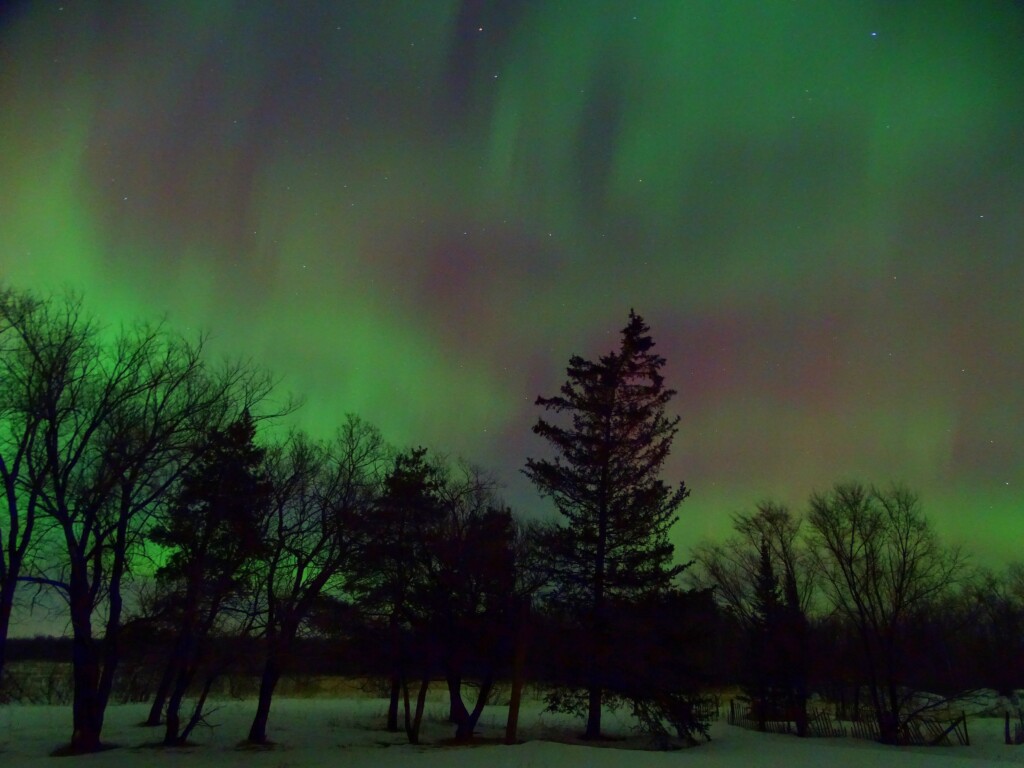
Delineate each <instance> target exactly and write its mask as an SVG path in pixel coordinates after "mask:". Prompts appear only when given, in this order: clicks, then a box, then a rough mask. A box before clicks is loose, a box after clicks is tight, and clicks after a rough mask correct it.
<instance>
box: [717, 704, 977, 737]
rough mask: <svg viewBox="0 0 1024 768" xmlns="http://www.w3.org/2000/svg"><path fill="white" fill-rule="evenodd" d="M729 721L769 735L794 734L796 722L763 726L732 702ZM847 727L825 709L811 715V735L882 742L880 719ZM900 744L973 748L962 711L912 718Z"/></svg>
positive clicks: (768, 721)
mask: <svg viewBox="0 0 1024 768" xmlns="http://www.w3.org/2000/svg"><path fill="white" fill-rule="evenodd" d="M727 722H728V723H729V725H736V726H739V727H740V728H748V729H750V730H755V731H765V732H767V733H793V734H795V733H796V732H797V731H796V723H795V722H794V720H792V719H784V720H780V719H766V720H764V722H763V723H762V722H761V721H760V720H758V718H756V717H752V716H751V712H750V709H749V708H748V707H747V706H745V704H744V703H743V702H739V703H737V702H736V701H735V700H733V701H730V702H729V714H728V719H727ZM848 725H849V729H847V724H844V722H843V721H840V720H838V719H835V718H833V717H832V715H831V714H830V713H828V712H826V711H824V710H811V711H809V712H808V713H807V735H808V736H824V737H842V736H846V735H847V734H848V733H849V735H851V736H853V737H854V738H858V739H869V740H871V741H878V740H879V738H880V737H881V734H880V732H879V729H878V719H877V718H876V717H865V718H862V719H859V720H853V721H849V722H848ZM899 739H900V743H901V744H904V745H913V746H952V745H954V744H960V745H962V746H970V744H971V739H970V734H969V733H968V731H967V715H966V713H963V712H961V713H960V716H959V717H957V718H955V719H953V720H941V719H938V718H933V717H923V716H920V715H915V716H912V717H911V718H909V719H908V720H907V721H906V722H905V723H903V724H902V725H901V726H900V729H899Z"/></svg>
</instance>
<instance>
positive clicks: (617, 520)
mask: <svg viewBox="0 0 1024 768" xmlns="http://www.w3.org/2000/svg"><path fill="white" fill-rule="evenodd" d="M649 330H650V329H649V328H648V326H647V325H646V324H645V323H644V321H643V319H642V318H641V317H640V316H639V315H637V314H636V313H635V312H632V311H631V312H630V315H629V323H628V324H627V325H626V327H625V328H624V329H623V331H622V339H621V343H620V347H619V349H618V351H615V352H611V353H609V354H607V355H604V356H602V357H600V358H599V359H598V360H597V361H596V362H594V361H590V360H586V359H584V358H582V357H580V356H578V355H577V356H573V357H572V358H571V359H570V361H569V367H568V371H567V373H568V380H567V381H566V382H565V384H563V386H562V388H561V394H560V395H557V396H555V397H550V398H545V397H539V398H537V405H539V406H541V407H543V408H544V409H545V410H547V411H553V412H554V413H557V414H561V413H568V414H570V415H571V417H572V420H571V425H569V426H561V425H558V424H555V423H552V422H550V421H547V420H546V419H545V418H543V417H541V418H540V419H538V421H537V424H536V425H535V426H534V428H533V431H534V432H535V433H536V434H538V435H540V436H541V437H542V438H544V439H545V440H546V441H547V442H548V443H550V444H551V446H552V447H553V448H554V449H555V452H556V455H555V457H554V458H551V459H532V458H531V459H528V460H527V464H526V469H525V473H526V475H527V476H528V477H529V478H530V479H531V480H532V481H533V482H534V484H535V485H536V486H537V488H538V490H539V491H540V493H541V494H542V495H543V496H545V497H548V498H550V499H552V500H553V501H554V503H555V506H556V507H557V509H558V511H559V512H560V513H561V515H562V516H563V518H564V523H563V524H561V525H559V526H556V527H555V529H554V531H553V533H552V535H550V536H549V537H548V539H547V542H546V546H547V550H548V555H549V560H550V563H551V566H552V568H553V574H552V575H553V584H554V587H553V589H554V592H553V595H552V597H553V600H554V602H555V604H556V605H557V606H558V607H559V608H560V609H561V610H563V611H564V612H565V613H566V615H567V616H568V617H569V618H570V619H571V620H572V621H573V622H574V623H576V624H577V626H579V627H580V628H581V629H583V630H584V632H585V633H586V635H587V642H586V643H585V644H584V647H582V648H581V649H580V652H581V655H582V656H583V657H584V658H583V663H584V672H583V678H584V679H583V681H582V682H583V686H584V687H585V688H586V691H587V701H586V709H587V728H586V737H587V738H599V737H600V732H601V702H602V694H603V692H604V690H605V689H606V688H607V687H608V682H609V681H611V680H614V679H615V673H614V669H613V667H614V665H615V663H616V656H618V655H620V654H621V653H622V652H623V650H624V649H621V648H619V649H616V648H610V647H608V646H609V643H608V639H609V635H610V633H609V631H608V630H609V627H608V620H609V608H610V606H611V605H613V604H615V603H619V602H622V601H626V602H628V601H630V600H639V599H644V598H646V597H648V596H650V595H656V594H659V593H662V592H664V591H665V590H667V589H669V588H670V586H671V585H672V581H673V579H674V578H675V577H676V576H677V575H678V574H679V573H680V572H681V571H682V570H683V568H684V566H681V565H676V564H673V546H672V544H671V543H670V542H669V538H668V534H669V530H670V529H671V527H672V525H673V524H674V523H675V522H676V520H677V519H678V518H677V517H676V514H675V512H676V509H677V508H678V506H679V504H680V503H681V502H682V501H683V499H685V498H686V497H687V496H688V495H689V491H688V490H687V488H686V486H685V485H684V484H682V483H680V484H679V485H678V486H677V487H674V488H673V487H671V486H669V485H666V484H665V483H664V482H663V481H662V480H661V479H659V477H658V475H659V473H660V471H661V469H662V466H663V465H664V463H665V460H666V458H667V457H668V455H669V451H670V449H671V446H672V440H673V438H674V437H675V434H676V431H677V425H678V422H679V419H678V417H676V418H669V417H667V416H666V415H665V406H666V405H667V403H668V402H669V400H670V399H671V398H672V396H673V395H674V394H675V392H674V391H673V390H671V389H666V388H665V384H664V378H663V377H662V375H661V369H662V367H663V366H664V364H665V360H664V358H662V357H661V356H659V355H657V354H656V353H655V352H654V351H653V348H654V342H653V340H652V339H651V337H650V336H649V335H648V332H649ZM580 703H581V705H582V702H580ZM553 704H554V706H556V707H559V708H563V709H570V710H574V709H575V707H574V706H572V705H571V704H567V703H566V700H565V699H564V698H561V699H559V701H558V702H553ZM580 708H582V706H581V707H580Z"/></svg>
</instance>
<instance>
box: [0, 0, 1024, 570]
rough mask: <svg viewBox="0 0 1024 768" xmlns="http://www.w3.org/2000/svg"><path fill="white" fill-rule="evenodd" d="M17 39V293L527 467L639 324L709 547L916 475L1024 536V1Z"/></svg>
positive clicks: (1017, 539) (11, 254) (233, 7)
mask: <svg viewBox="0 0 1024 768" xmlns="http://www.w3.org/2000/svg"><path fill="white" fill-rule="evenodd" d="M0 23H2V26H0V148H2V149H0V180H2V184H0V278H2V279H4V280H5V281H7V282H9V283H11V284H13V285H15V286H19V287H31V288H37V289H51V288H54V287H59V286H63V285H70V286H72V287H74V288H76V289H78V290H80V291H82V292H83V294H84V296H85V298H86V300H87V301H88V302H89V303H91V304H92V305H93V306H94V307H95V308H96V309H97V311H98V312H100V313H101V314H102V316H103V317H104V318H107V319H109V320H110V321H111V322H115V323H116V322H119V321H122V320H126V319H130V318H133V317H137V316H140V315H144V316H152V315H153V314H159V313H160V312H163V311H166V312H167V313H168V316H169V318H170V319H171V321H172V322H173V323H174V324H175V325H177V326H179V327H181V328H183V329H188V330H190V331H191V332H195V331H196V330H197V329H201V328H202V329H209V330H210V331H211V332H212V333H213V336H214V340H213V346H214V347H215V348H216V350H217V351H218V353H225V354H233V355H245V356H251V357H252V358H254V359H255V360H257V361H259V362H261V363H263V364H265V365H267V366H269V367H270V368H271V369H272V370H274V371H276V372H277V373H279V374H281V375H282V376H283V377H284V381H285V386H286V388H288V389H290V390H292V391H294V392H296V393H298V394H301V395H303V396H304V397H305V398H306V400H307V404H306V406H305V407H304V408H303V409H302V411H301V412H300V413H299V414H298V415H297V418H296V421H297V423H299V424H301V425H302V426H304V427H306V428H308V429H310V430H311V431H314V432H317V433H320V434H326V433H329V432H330V431H331V429H332V428H333V425H335V424H337V423H339V422H340V420H341V418H342V414H343V413H345V412H349V411H351V412H355V413H358V414H360V415H362V416H364V417H366V418H367V419H369V420H371V421H373V422H375V423H377V424H378V425H379V426H380V427H381V428H382V429H383V430H384V431H385V433H386V434H387V435H388V436H389V438H390V439H392V440H393V441H395V442H396V443H398V444H410V443H425V444H427V445H431V446H435V447H437V448H440V449H442V450H446V451H449V452H451V453H454V454H461V455H464V456H466V457H468V458H470V459H472V460H474V461H477V462H479V463H481V464H483V465H485V466H488V467H491V468H493V469H494V470H495V471H496V472H497V474H498V475H499V477H501V478H502V479H503V480H504V481H506V482H507V483H508V484H509V497H510V500H511V501H512V502H513V504H514V505H515V506H516V507H518V508H520V509H522V510H524V511H533V510H535V509H537V508H538V507H539V502H538V501H537V499H536V497H535V495H534V494H533V492H532V489H531V488H529V487H528V486H527V485H526V483H525V480H524V479H523V478H522V477H521V476H520V475H519V473H518V471H517V470H518V469H519V468H520V467H521V466H522V465H523V461H524V459H525V457H526V456H527V455H530V454H532V453H535V452H537V451H539V450H541V447H540V446H539V445H538V443H537V441H536V440H535V439H534V438H533V436H532V435H531V434H530V430H529V427H530V425H531V424H532V422H533V420H534V419H535V418H536V416H537V412H536V409H535V408H534V407H533V404H532V403H533V400H534V398H535V397H536V395H538V394H541V393H543V394H552V393H553V392H554V390H555V389H556V388H557V387H558V386H559V385H560V383H561V382H562V380H563V378H564V376H563V374H564V367H565V364H566V362H567V361H568V358H569V355H570V354H573V353H581V354H585V355H596V354H599V353H602V352H604V351H607V350H609V349H611V348H612V347H613V346H614V344H615V343H616V332H617V330H618V329H619V328H620V327H621V326H622V325H623V323H624V322H625V318H626V314H627V312H628V310H629V308H630V307H635V308H636V309H637V311H639V312H640V313H641V314H643V315H644V317H645V318H646V319H647V320H648V321H649V322H650V323H651V325H652V328H653V334H654V338H655V339H656V341H657V342H658V344H659V349H660V350H661V352H662V353H663V354H664V355H665V356H666V357H667V358H668V361H669V365H668V371H667V372H668V377H669V383H670V385H671V386H673V387H674V388H676V389H678V390H679V396H678V398H677V399H676V401H674V404H675V406H676V408H677V410H678V412H679V413H680V415H681V416H682V419H683V420H682V423H681V430H680V434H679V437H678V439H677V443H676V450H675V452H674V455H673V457H672V459H671V462H670V466H669V467H668V468H667V470H666V478H667V479H680V478H681V479H685V480H686V481H687V484H688V485H690V486H692V488H693V496H692V498H691V499H690V500H689V501H687V503H686V504H685V505H684V507H683V509H682V510H681V514H682V517H683V524H682V525H681V526H680V527H679V531H678V535H677V541H678V543H679V545H680V546H681V547H683V550H684V552H685V550H686V549H687V548H688V547H689V546H690V545H691V544H693V543H694V542H695V541H696V540H698V539H700V538H702V537H704V536H710V535H720V534H721V533H723V532H724V531H726V530H727V529H728V526H729V513H730V512H733V511H737V510H741V509H750V508H751V507H752V505H753V504H754V503H755V502H756V501H758V500H760V499H762V498H766V497H769V496H772V497H776V498H778V499H780V500H782V501H784V502H787V503H789V504H791V505H792V506H793V507H795V508H800V507H802V505H803V503H804V500H805V499H806V497H807V495H808V493H809V492H810V491H811V490H813V489H823V488H825V487H827V486H828V485H830V484H831V483H832V482H833V481H835V480H838V479H845V478H859V479H863V480H865V481H868V482H872V481H873V482H879V483H886V482H888V481H890V480H893V479H895V480H902V481H905V482H907V483H908V484H909V485H911V487H913V488H915V489H917V490H919V491H920V492H921V494H922V497H923V501H924V503H925V509H926V511H928V512H929V513H930V514H931V515H932V516H933V518H934V519H935V520H936V521H937V522H938V523H939V526H940V529H941V530H942V531H943V532H944V533H945V534H946V535H947V536H949V537H951V538H953V539H955V540H957V541H960V542H962V543H963V544H964V545H965V546H966V547H967V548H968V549H970V550H973V551H975V552H977V553H978V554H979V556H980V557H981V558H982V559H984V560H992V561H995V562H1002V561H1006V560H1008V559H1011V558H1014V557H1017V556H1019V546H1020V543H1021V541H1022V539H1024V502H1022V495H1021V489H1022V488H1024V461H1022V459H1024V448H1022V447H1024V440H1022V438H1024V427H1022V424H1024V418H1022V417H1024V387H1022V386H1021V382H1022V381H1024V354H1022V352H1024V312H1022V309H1021V305H1022V297H1024V291H1022V289H1024V253H1022V244H1024V215H1022V213H1024V142H1022V140H1021V139H1022V136H1024V88H1022V87H1021V73H1022V72H1024V45H1022V41H1024V8H1022V6H1021V5H1020V4H1019V3H1016V4H1015V3H1009V2H1002V3H996V2H991V3H990V2H977V1H974V0H972V1H969V2H968V1H967V0H964V1H963V2H939V1H938V0H937V1H936V2H928V3H893V2H887V1H886V2H881V1H879V2H858V3H843V2H815V1H811V0H802V1H798V2H787V3H752V2H744V3H741V2H738V1H733V0H724V1H723V2H669V1H667V0H666V1H665V2H661V1H659V0H648V1H647V2H636V3H628V2H620V1H616V2H596V1H595V0H579V1H578V2H560V3H547V2H536V3H531V2H523V1H521V0H519V1H515V2H513V1H506V2H487V1H486V0H477V1H476V2H471V1H470V0H467V1H466V2H464V3H459V2H447V3H444V2H441V1H440V0H432V1H431V2H420V1H419V0H408V1H407V2H396V1H392V0H388V1H387V2H380V1H379V0H365V1H361V2H347V3H326V2H324V3H319V2H309V3H301V4H281V3H268V2H245V3H241V2H238V3H231V2H207V1H206V0H203V1H202V2H191V3H188V2H178V3H158V2H132V3H128V2H125V3H113V4H106V3H104V4H101V3H67V4H64V5H60V4H58V3H50V2H47V3H24V4H21V5H16V6H15V7H14V9H13V10H9V11H7V12H6V15H5V16H3V17H2V22H0Z"/></svg>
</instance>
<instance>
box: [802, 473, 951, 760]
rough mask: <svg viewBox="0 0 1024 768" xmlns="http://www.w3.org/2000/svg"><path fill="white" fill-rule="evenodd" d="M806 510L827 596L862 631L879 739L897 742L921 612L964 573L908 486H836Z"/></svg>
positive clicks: (911, 687)
mask: <svg viewBox="0 0 1024 768" xmlns="http://www.w3.org/2000/svg"><path fill="white" fill-rule="evenodd" d="M810 506H811V511H810V514H809V515H808V523H809V524H810V527H811V531H812V534H813V543H814V550H813V551H814V556H815V559H816V562H817V565H818V568H819V571H820V573H821V576H822V583H823V585H824V588H825V594H826V597H827V598H828V600H829V602H830V603H831V604H832V606H833V608H834V609H835V610H836V611H837V612H838V613H839V614H840V615H842V616H843V617H845V618H846V619H847V620H848V621H849V623H850V626H852V627H853V628H854V629H855V631H856V633H857V636H858V640H859V642H860V646H861V662H862V669H863V674H864V676H865V681H866V683H867V686H868V689H869V692H870V695H871V701H872V705H873V706H874V710H875V712H876V713H877V717H878V725H879V732H880V735H881V740H882V741H883V742H886V743H890V744H895V743H898V742H899V741H900V738H901V736H900V734H901V731H902V729H903V728H904V727H905V723H906V718H907V716H908V715H909V714H911V712H908V710H907V708H906V705H907V704H908V702H910V701H911V700H912V699H913V698H914V696H915V694H916V693H918V690H919V689H915V680H914V677H913V675H914V671H915V669H916V668H919V667H920V661H919V660H917V659H915V658H914V657H913V654H911V653H908V640H909V636H910V631H911V628H912V625H913V621H914V618H915V612H918V611H921V610H922V609H924V608H927V607H928V606H929V604H931V603H933V602H936V601H940V600H942V599H944V598H945V597H946V596H948V595H949V594H950V591H951V589H952V588H953V587H955V585H956V584H957V581H958V579H959V578H960V576H961V574H962V572H963V566H962V561H961V559H960V555H959V552H958V551H957V550H956V549H947V548H945V547H943V546H942V544H941V543H940V541H939V539H938V537H937V535H936V534H935V531H934V530H933V528H932V527H931V525H930V524H929V522H928V520H927V518H926V517H925V516H924V514H923V513H922V511H921V507H920V503H919V501H918V498H917V496H916V495H915V494H914V493H912V492H911V491H909V490H907V489H906V488H903V487H899V486H895V487H893V488H891V489H889V490H879V489H877V488H871V489H867V488H865V487H864V486H862V485H859V484H856V483H840V484H837V485H836V486H835V487H834V488H833V489H832V490H831V491H830V492H828V493H823V494H821V493H816V494H814V495H813V496H812V497H811V503H810Z"/></svg>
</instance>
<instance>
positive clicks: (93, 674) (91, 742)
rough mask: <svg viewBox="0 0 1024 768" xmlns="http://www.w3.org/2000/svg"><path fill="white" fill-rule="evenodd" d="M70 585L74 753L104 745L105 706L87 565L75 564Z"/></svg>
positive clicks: (95, 750)
mask: <svg viewBox="0 0 1024 768" xmlns="http://www.w3.org/2000/svg"><path fill="white" fill-rule="evenodd" d="M71 568H72V572H71V578H70V583H69V585H68V598H69V599H68V608H69V611H70V614H71V628H72V638H71V666H72V679H73V681H74V694H73V697H72V703H71V722H72V728H71V744H70V747H69V749H70V751H71V752H72V753H76V754H77V753H83V752H98V751H99V750H100V749H102V748H103V745H102V743H101V742H100V733H101V731H102V730H103V706H102V704H101V696H100V650H99V648H97V646H96V640H95V639H94V638H93V636H92V623H91V621H90V616H91V614H92V601H91V599H90V594H89V590H88V584H87V581H86V577H85V575H84V573H83V571H84V570H85V564H84V563H81V562H78V563H74V562H73V563H72V566H71Z"/></svg>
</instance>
